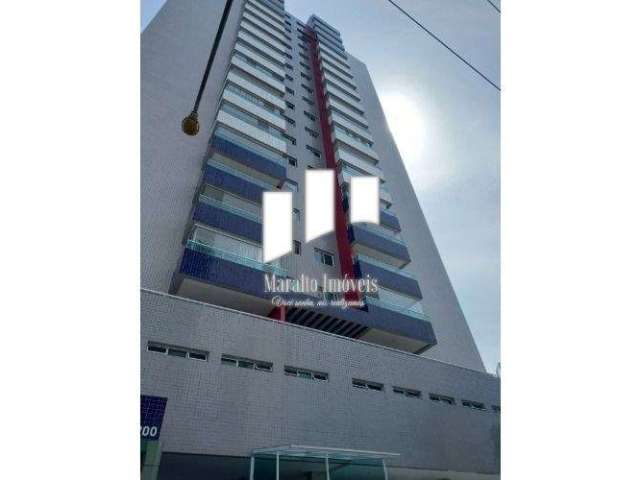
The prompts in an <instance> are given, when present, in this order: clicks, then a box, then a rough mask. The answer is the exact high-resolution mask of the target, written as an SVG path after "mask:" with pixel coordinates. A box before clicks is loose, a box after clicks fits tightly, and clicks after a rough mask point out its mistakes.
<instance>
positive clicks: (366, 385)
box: [351, 378, 384, 392]
mask: <svg viewBox="0 0 640 480" xmlns="http://www.w3.org/2000/svg"><path fill="white" fill-rule="evenodd" d="M351 384H352V385H353V386H354V387H355V388H362V389H364V390H375V391H376V392H382V391H383V390H384V385H383V384H382V383H376V382H369V381H367V380H358V379H357V378H354V379H352V380H351Z"/></svg>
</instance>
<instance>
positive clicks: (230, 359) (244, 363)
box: [220, 354, 273, 372]
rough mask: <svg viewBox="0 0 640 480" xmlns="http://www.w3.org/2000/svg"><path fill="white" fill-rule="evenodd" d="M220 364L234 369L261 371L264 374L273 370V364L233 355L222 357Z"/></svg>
mask: <svg viewBox="0 0 640 480" xmlns="http://www.w3.org/2000/svg"><path fill="white" fill-rule="evenodd" d="M220 363H222V364H223V365H229V366H233V367H240V368H246V369H248V370H260V371H262V372H271V371H272V370H273V363H270V362H262V361H260V360H250V359H248V358H240V357H234V356H233V355H225V354H223V355H222V357H220Z"/></svg>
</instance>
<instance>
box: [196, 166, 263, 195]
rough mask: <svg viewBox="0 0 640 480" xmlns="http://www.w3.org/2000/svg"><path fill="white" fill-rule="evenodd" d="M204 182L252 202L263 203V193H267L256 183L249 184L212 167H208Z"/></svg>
mask: <svg viewBox="0 0 640 480" xmlns="http://www.w3.org/2000/svg"><path fill="white" fill-rule="evenodd" d="M204 180H205V182H206V183H208V184H209V185H213V186H214V187H220V188H222V189H223V190H226V191H227V192H231V193H235V194H236V195H238V196H240V197H243V198H246V199H247V200H251V201H252V202H256V203H262V192H264V191H265V189H264V188H262V187H261V186H259V185H256V184H255V183H251V182H247V181H246V180H244V179H242V178H240V177H236V176H234V175H231V174H230V173H227V172H223V171H222V170H218V169H217V168H215V167H213V166H211V165H207V166H206V168H205V171H204Z"/></svg>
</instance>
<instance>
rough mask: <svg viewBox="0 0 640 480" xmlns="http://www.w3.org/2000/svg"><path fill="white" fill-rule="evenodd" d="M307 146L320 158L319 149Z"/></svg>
mask: <svg viewBox="0 0 640 480" xmlns="http://www.w3.org/2000/svg"><path fill="white" fill-rule="evenodd" d="M305 148H306V149H307V150H309V151H310V152H311V153H313V154H314V155H315V156H316V157H318V158H320V152H319V151H318V150H316V149H315V148H313V147H312V146H310V145H307V146H306V147H305Z"/></svg>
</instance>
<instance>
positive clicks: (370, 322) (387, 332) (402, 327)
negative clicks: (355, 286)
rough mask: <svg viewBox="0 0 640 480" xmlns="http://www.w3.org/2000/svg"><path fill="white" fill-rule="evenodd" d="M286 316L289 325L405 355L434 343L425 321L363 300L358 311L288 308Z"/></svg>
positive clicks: (332, 308)
mask: <svg viewBox="0 0 640 480" xmlns="http://www.w3.org/2000/svg"><path fill="white" fill-rule="evenodd" d="M287 298H289V296H287ZM292 299H293V297H292ZM300 299H301V298H300ZM400 310H401V309H400ZM286 314H287V317H286V320H287V322H290V323H295V324H297V325H302V326H305V327H307V328H314V329H317V330H322V331H324V332H329V333H332V334H334V335H340V336H343V337H349V338H356V339H359V340H364V341H367V342H370V343H375V344H377V345H383V346H386V347H390V348H395V349H398V350H403V351H406V352H412V353H421V352H423V351H424V350H426V349H427V348H429V347H431V346H433V345H435V344H436V343H437V341H436V337H435V334H434V332H433V327H432V326H431V323H430V322H429V321H428V320H426V319H424V318H416V317H414V316H412V315H410V314H406V312H404V311H398V309H393V308H388V306H387V305H378V304H376V302H375V300H374V301H369V302H368V303H367V300H365V306H364V307H363V308H362V309H360V308H346V309H344V308H340V307H332V306H318V305H312V306H309V307H289V308H287V311H286Z"/></svg>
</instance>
